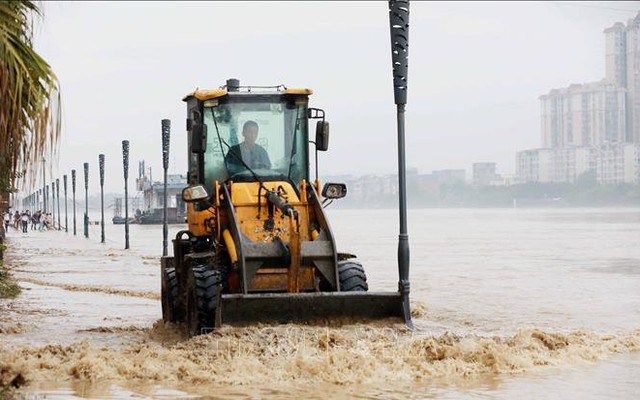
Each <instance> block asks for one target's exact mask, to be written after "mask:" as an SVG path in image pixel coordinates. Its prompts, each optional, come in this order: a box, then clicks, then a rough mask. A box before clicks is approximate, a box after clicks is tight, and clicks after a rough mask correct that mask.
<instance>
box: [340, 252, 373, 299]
mask: <svg viewBox="0 0 640 400" xmlns="http://www.w3.org/2000/svg"><path fill="white" fill-rule="evenodd" d="M338 278H339V280H340V290H341V291H342V292H366V291H368V290H369V285H368V284H367V275H366V274H365V273H364V268H363V267H362V264H360V263H359V262H358V261H356V260H354V259H348V260H343V261H338Z"/></svg>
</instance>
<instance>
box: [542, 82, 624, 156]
mask: <svg viewBox="0 0 640 400" xmlns="http://www.w3.org/2000/svg"><path fill="white" fill-rule="evenodd" d="M625 94H626V89H625V88H623V87H619V86H617V85H615V84H614V83H610V82H607V81H606V80H603V81H601V82H596V83H586V84H582V85H571V86H569V87H568V88H565V89H553V90H551V91H550V92H549V94H547V95H544V96H540V108H541V118H542V121H541V122H542V146H543V147H545V148H558V147H568V146H597V145H599V144H600V143H604V142H624V141H625V134H626V121H625V111H626V106H625Z"/></svg>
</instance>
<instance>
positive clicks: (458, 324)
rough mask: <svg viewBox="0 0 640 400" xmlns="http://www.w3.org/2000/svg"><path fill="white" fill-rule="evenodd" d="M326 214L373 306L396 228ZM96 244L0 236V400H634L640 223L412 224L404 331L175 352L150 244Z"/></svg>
mask: <svg viewBox="0 0 640 400" xmlns="http://www.w3.org/2000/svg"><path fill="white" fill-rule="evenodd" d="M328 213H329V217H330V221H331V225H332V228H333V230H334V233H335V237H336V240H337V242H338V249H339V251H343V252H348V253H354V254H357V255H358V257H359V259H360V260H361V261H362V263H363V265H364V266H365V269H366V271H367V275H368V281H369V287H370V290H375V291H385V290H386V291H392V290H395V288H397V280H398V277H397V261H396V254H397V250H396V249H397V233H398V225H397V224H398V223H397V211H396V210H329V211H328ZM95 219H99V214H98V218H95ZM184 228H185V226H182V225H172V226H170V230H169V235H170V237H171V236H174V235H175V233H176V232H177V231H178V230H180V229H184ZM105 230H106V243H105V244H101V243H100V226H97V225H92V226H91V227H90V237H89V238H88V239H87V238H84V237H83V234H82V233H83V231H82V226H80V225H78V229H77V235H76V236H74V235H73V234H72V228H70V230H69V232H68V233H65V232H64V231H61V232H36V231H29V233H27V234H23V233H18V232H16V231H14V230H11V231H10V232H9V233H8V237H7V240H8V244H9V248H8V250H7V252H6V253H5V263H6V264H7V266H8V267H9V268H10V269H11V272H12V274H13V275H14V277H15V278H17V280H18V281H19V283H20V286H22V288H23V291H22V294H21V295H20V296H19V297H18V298H16V299H13V300H0V383H2V385H5V386H6V385H8V386H9V387H12V388H11V389H9V391H5V392H4V393H3V392H0V398H2V396H6V397H9V396H11V397H17V398H48V399H50V398H65V399H66V398H131V397H135V398H149V399H152V398H153V399H155V398H198V397H207V398H220V399H228V398H291V399H293V398H295V399H300V398H352V397H357V398H416V399H419V398H442V399H486V398H492V399H493V398H496V399H515V398H535V399H562V398H564V399H569V398H570V399H605V398H615V399H638V398H640V383H639V382H640V208H620V209H617V208H603V209H456V210H452V209H443V210H410V211H409V241H410V247H411V284H412V293H411V297H412V303H413V317H414V322H415V324H416V329H415V330H414V331H410V330H408V329H407V328H405V327H404V326H403V325H402V324H400V323H398V322H396V321H393V320H383V321H376V322H373V323H363V322H362V321H357V320H342V321H317V322H314V323H313V324H302V325H295V324H287V325H261V324H256V325H247V326H225V327H223V328H222V329H220V330H219V331H216V332H213V333H210V334H207V335H203V336H199V337H196V338H192V339H188V338H186V337H184V336H183V335H182V333H181V332H182V331H181V329H179V327H177V326H173V325H170V324H167V325H165V324H163V323H162V320H161V318H162V316H161V309H160V296H159V294H160V277H159V272H160V268H159V259H160V256H161V254H162V227H161V226H141V225H131V226H130V246H131V248H130V249H129V250H124V226H122V225H111V224H107V225H106V227H105ZM0 387H1V386H0ZM13 387H17V388H13Z"/></svg>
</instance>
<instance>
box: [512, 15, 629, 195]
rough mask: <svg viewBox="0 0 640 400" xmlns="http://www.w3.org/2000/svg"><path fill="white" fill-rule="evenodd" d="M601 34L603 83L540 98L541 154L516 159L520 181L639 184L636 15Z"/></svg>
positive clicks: (521, 154) (533, 152)
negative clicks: (586, 177)
mask: <svg viewBox="0 0 640 400" xmlns="http://www.w3.org/2000/svg"><path fill="white" fill-rule="evenodd" d="M603 33H604V34H605V64H606V75H605V78H604V79H602V80H601V81H599V82H592V83H584V84H573V85H570V86H568V87H567V88H562V89H552V90H551V91H550V92H549V93H548V94H546V95H543V96H540V97H539V99H540V110H541V112H540V117H541V142H542V143H541V144H542V148H540V149H531V150H524V151H520V152H518V153H517V154H516V176H517V178H518V180H519V181H522V182H566V183H570V182H575V181H576V179H577V178H579V177H580V175H582V174H584V173H586V172H594V171H595V173H596V179H597V181H598V182H599V183H622V182H626V183H640V178H639V175H640V168H639V167H638V164H639V162H638V157H639V153H640V151H639V149H638V146H640V12H639V13H638V14H637V15H636V17H635V18H634V19H631V20H629V21H628V22H627V25H625V24H623V23H621V22H616V23H615V24H614V25H613V26H611V27H610V28H607V29H605V30H604V32H603Z"/></svg>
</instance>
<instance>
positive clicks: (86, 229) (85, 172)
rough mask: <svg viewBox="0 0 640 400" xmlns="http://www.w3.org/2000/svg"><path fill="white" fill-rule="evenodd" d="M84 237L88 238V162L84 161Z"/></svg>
mask: <svg viewBox="0 0 640 400" xmlns="http://www.w3.org/2000/svg"><path fill="white" fill-rule="evenodd" d="M84 207H85V208H84V237H86V238H89V163H84Z"/></svg>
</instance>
